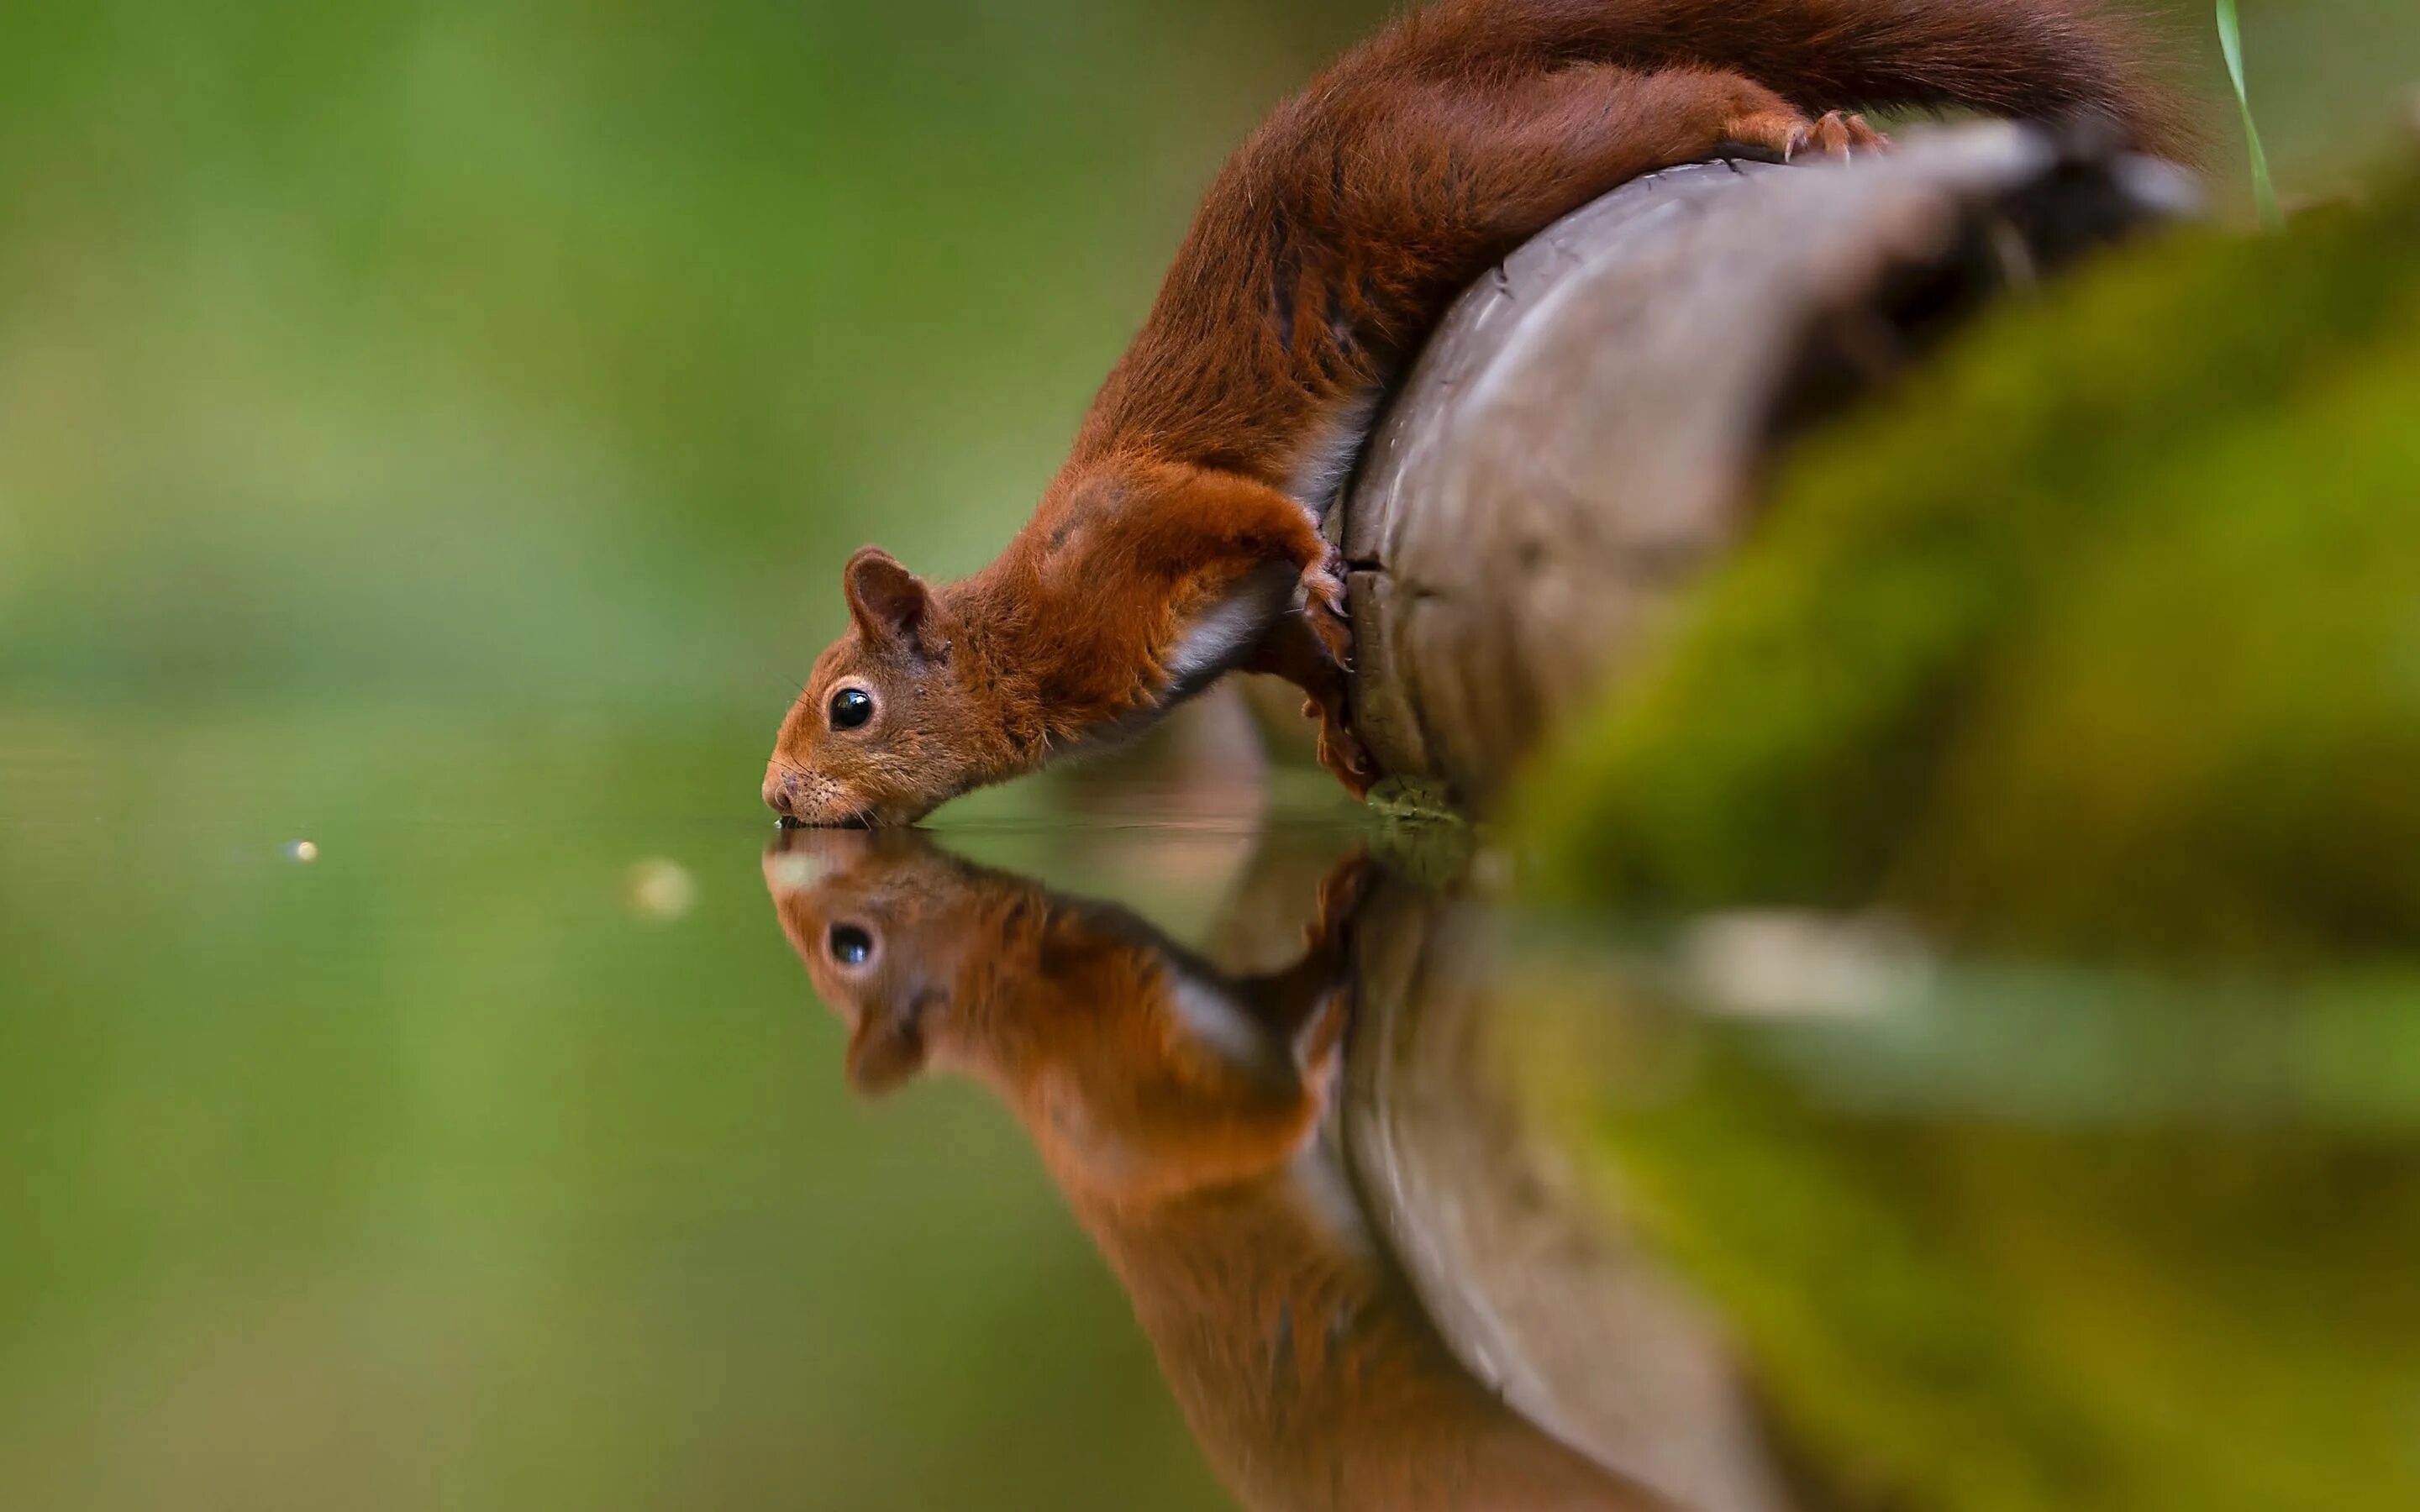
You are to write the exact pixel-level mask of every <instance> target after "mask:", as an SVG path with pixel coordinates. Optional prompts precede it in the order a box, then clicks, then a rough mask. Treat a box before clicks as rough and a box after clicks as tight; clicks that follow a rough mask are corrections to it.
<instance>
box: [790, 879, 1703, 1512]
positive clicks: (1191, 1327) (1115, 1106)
mask: <svg viewBox="0 0 2420 1512" xmlns="http://www.w3.org/2000/svg"><path fill="white" fill-rule="evenodd" d="M765 874H766V879H767V883H768V887H769V888H770V890H771V892H772V894H773V898H774V903H775V906H776V908H777V909H778V911H779V913H780V915H781V919H782V925H783V931H784V932H785V933H787V934H788V935H789V938H790V943H791V945H792V947H793V948H794V949H797V951H798V952H799V957H800V959H801V960H802V961H803V962H804V963H805V964H806V966H807V970H808V972H809V974H810V975H811V976H812V977H813V978H814V983H815V990H816V993H817V995H819V996H820V997H822V998H823V999H824V1001H825V1002H826V1003H828V1004H830V1006H831V1007H832V1008H833V1010H834V1011H837V1012H838V1013H839V1014H840V1015H841V1017H842V1018H843V1019H844V1020H845V1022H846V1023H847V1024H848V1026H849V1040H848V1059H847V1073H848V1077H849V1080H850V1082H851V1084H852V1085H853V1086H854V1087H856V1088H858V1089H859V1090H860V1091H861V1092H867V1093H878V1092H882V1091H886V1090H888V1089H890V1088H893V1087H896V1086H898V1085H899V1084H900V1083H902V1082H905V1081H907V1079H909V1078H911V1077H913V1076H915V1075H916V1074H918V1073H919V1072H921V1071H923V1070H924V1069H926V1068H927V1067H932V1068H937V1069H949V1070H954V1071H956V1072H962V1073H965V1074H968V1075H970V1076H973V1077H975V1078H977V1079H979V1080H981V1081H982V1082H984V1083H985V1084H986V1085H988V1086H989V1087H990V1088H992V1089H993V1090H994V1091H996V1092H997V1093H998V1094H999V1096H1000V1097H1001V1101H1003V1102H1004V1103H1007V1104H1008V1106H1009V1107H1010V1108H1011V1109H1012V1110H1013V1111H1014V1112H1015V1114H1016V1118H1017V1119H1018V1121H1019V1122H1021V1123H1022V1124H1023V1125H1024V1126H1025V1128H1026V1129H1027V1131H1028V1132H1029V1133H1030V1134H1031V1135H1032V1139H1033V1142H1034V1145H1035V1147H1036V1148H1037V1149H1039V1150H1040V1152H1041V1154H1042V1158H1043V1163H1044V1165H1046V1166H1047V1167H1048V1169H1049V1172H1050V1175H1051V1177H1052V1179H1053V1180H1055V1181H1056V1182H1057V1184H1058V1186H1059V1188H1060V1190H1061V1191H1062V1192H1063V1194H1064V1196H1065V1197H1066V1199H1067V1203H1068V1206H1069V1208H1070V1209H1071V1210H1072V1211H1074V1213H1075V1215H1076V1217H1077V1219H1078V1222H1080V1223H1081V1224H1082V1225H1083V1227H1084V1228H1085V1230H1086V1231H1087V1232H1088V1233H1090V1234H1091V1235H1092V1237H1093V1240H1094V1242H1095V1243H1096V1244H1097V1245H1098V1246H1099V1248H1100V1250H1101V1253H1102V1255H1103V1256H1104V1257H1106V1258H1107V1259H1108V1260H1109V1265H1110V1267H1111V1268H1112V1269H1113V1270H1114V1271H1115V1272H1116V1273H1117V1276H1118V1279H1119V1282H1120V1283H1121V1284H1122V1285H1123V1286H1124V1287H1125V1290H1126V1293H1127V1296H1128V1297H1129V1298H1130V1299H1131V1300H1132V1302H1133V1304H1134V1309H1135V1316H1136V1319H1137V1320H1138V1321H1140V1323H1141V1325H1142V1328H1143V1331H1144V1333H1145V1334H1147V1335H1149V1336H1150V1338H1151V1341H1152V1346H1153V1348H1154V1350H1156V1352H1157V1354H1158V1357H1159V1362H1160V1368H1161V1371H1162V1373H1163V1374H1164V1375H1165V1376H1166V1378H1167V1380H1168V1382H1169V1385H1170V1388H1171V1391H1172V1392H1173V1393H1174V1395H1175V1396H1176V1398H1177V1402H1178V1405H1179V1406H1180V1407H1181V1408H1182V1409H1183V1411H1184V1413H1185V1416H1186V1420H1187V1423H1188V1424H1189V1425H1190V1426H1191V1427H1192V1429H1193V1433H1194V1437H1195V1439H1196V1440H1197V1441H1198V1442H1199V1443H1200V1444H1201V1445H1202V1452H1203V1454H1204V1455H1205V1456H1206V1458H1208V1459H1209V1460H1210V1462H1211V1464H1212V1466H1213V1468H1214V1469H1215V1470H1216V1471H1217V1472H1218V1475H1219V1477H1220V1479H1221V1480H1223V1481H1224V1482H1225V1483H1226V1485H1227V1486H1228V1488H1229V1489H1231V1490H1233V1492H1234V1494H1235V1495H1236V1497H1237V1499H1238V1500H1239V1501H1241V1502H1242V1503H1243V1504H1245V1505H1246V1506H1249V1507H1252V1508H1255V1509H1262V1508H1265V1509H1269V1512H1278V1509H1286V1512H1299V1509H1308V1508H1338V1509H1343V1508H1369V1509H1371V1512H1420V1509H1423V1508H1437V1509H1440V1512H1442V1509H1445V1508H1460V1509H1469V1512H1489V1509H1497V1512H1531V1509H1540V1508H1558V1509H1566V1512H1583V1509H1585V1512H1657V1509H1661V1508H1664V1507H1665V1506H1666V1505H1667V1504H1666V1503H1665V1502H1664V1501H1662V1500H1661V1499H1660V1498H1658V1497H1656V1496H1655V1495H1653V1494H1652V1492H1650V1491H1648V1490H1646V1489H1643V1488H1641V1487H1640V1486H1638V1485H1637V1484H1636V1483H1634V1482H1632V1481H1630V1480H1628V1479H1625V1478H1623V1477H1622V1476H1621V1475H1619V1474H1616V1473H1613V1472H1612V1471H1610V1470H1607V1469H1606V1468H1604V1467H1602V1466H1599V1465H1598V1464H1596V1463H1595V1462H1593V1461H1592V1460H1590V1459H1589V1458H1586V1457H1585V1456H1583V1455H1581V1454H1580V1453H1579V1452H1578V1451H1576V1450H1575V1449H1573V1448H1571V1447H1569V1446H1568V1445H1566V1444H1564V1443H1560V1442H1559V1441H1558V1440H1556V1439H1554V1438H1553V1437H1551V1436H1550V1435H1548V1434H1547V1433H1546V1432H1544V1430H1543V1429H1541V1428H1540V1427H1537V1426H1536V1425H1535V1424H1533V1423H1531V1422H1530V1421H1528V1419H1527V1418H1524V1417H1523V1416H1521V1414H1520V1413H1518V1412H1514V1411H1513V1410H1512V1408H1510V1407H1508V1406H1506V1405H1505V1404H1504V1402H1503V1401H1502V1400H1500V1399H1499V1398H1498V1397H1497V1396H1496V1394H1495V1393H1494V1392H1492V1391H1490V1390H1489V1389H1488V1388H1487V1387H1486V1386H1485V1385H1484V1384H1482V1383H1481V1381H1479V1380H1478V1379H1477V1378H1475V1377H1474V1376H1472V1375H1471V1374H1470V1373H1469V1372H1468V1371H1467V1370H1466V1369H1465V1368H1464V1367H1463V1366H1462V1365H1461V1364H1460V1363H1459V1361H1457V1360H1456V1359H1455V1357H1454V1355H1453V1353H1452V1351H1451V1350H1450V1349H1449V1348H1448V1347H1447V1345H1446V1343H1445V1341H1444V1340H1443V1339H1442V1338H1441V1337H1440V1336H1439V1335H1438V1334H1437V1332H1436V1330H1435V1326H1434V1325H1433V1324H1431V1323H1430V1321H1429V1319H1428V1318H1427V1315H1426V1314H1425V1313H1424V1312H1423V1311H1422V1310H1421V1308H1420V1306H1419V1302H1418V1301H1417V1300H1416V1298H1415V1297H1414V1296H1413V1294H1412V1291H1411V1288H1410V1286H1409V1284H1408V1283H1407V1282H1406V1281H1405V1280H1404V1277H1403V1275H1402V1273H1400V1271H1399V1270H1397V1268H1396V1267H1395V1265H1394V1264H1393V1262H1392V1260H1391V1259H1390V1258H1389V1257H1388V1254H1387V1251H1386V1249H1385V1247H1384V1245H1383V1244H1381V1243H1380V1242H1379V1241H1378V1239H1377V1237H1376V1236H1375V1234H1374V1233H1373V1231H1372V1229H1371V1227H1370V1225H1369V1224H1368V1222H1367V1220H1366V1219H1365V1218H1364V1217H1363V1216H1362V1214H1361V1211H1360V1209H1359V1207H1358V1204H1357V1200H1356V1198H1355V1196H1354V1193H1353V1187H1352V1182H1351V1179H1350V1177H1349V1176H1348V1174H1347V1173H1346V1171H1345V1169H1344V1165H1343V1161H1342V1153H1341V1151H1340V1150H1339V1149H1338V1148H1337V1146H1336V1143H1335V1141H1334V1139H1333V1137H1332V1130H1331V1129H1330V1128H1328V1125H1329V1124H1330V1122H1331V1118H1330V1115H1331V1111H1332V1107H1333V1103H1334V1090H1335V1087H1336V1082H1337V1075H1336V1072H1337V1065H1338V1061H1339V1058H1340V1056H1341V1053H1342V1043H1341V1041H1342V1034H1343V1030H1344V1026H1345V1019H1346V1016H1347V1011H1348V1007H1349V1000H1350V991H1351V989H1350V981H1351V968H1350V964H1349V961H1348V959H1347V957H1348V942H1349V938H1350V931H1351V927H1352V923H1353V920H1354V918H1355V917H1356V915H1357V907H1358V903H1359V902H1360V900H1361V898H1362V897H1363V895H1364V890H1365V888H1366V887H1367V886H1368V884H1369V879H1370V872H1369V871H1368V868H1367V863H1366V862H1363V861H1361V860H1360V858H1359V857H1354V858H1351V859H1349V860H1347V861H1346V862H1345V863H1344V864H1343V865H1342V866H1340V867H1338V868H1337V869H1336V870H1334V871H1333V872H1331V873H1330V874H1329V877H1328V879H1327V882H1326V886H1325V887H1322V889H1321V892H1320V915H1319V919H1318V922H1317V923H1316V924H1315V925H1314V926H1313V927H1312V928H1311V930H1310V931H1309V933H1308V939H1307V942H1306V944H1305V946H1304V949H1303V950H1302V952H1301V954H1300V956H1299V957H1298V958H1297V959H1296V960H1295V961H1294V962H1292V963H1291V964H1288V965H1286V966H1284V967H1283V968H1281V969H1280V970H1277V971H1274V972H1269V973H1266V974H1264V975H1256V976H1237V975H1233V974H1230V973H1228V972H1225V971H1223V970H1221V969H1219V968H1218V966H1217V965H1215V964H1212V963H1210V962H1208V961H1205V960H1202V959H1201V958H1199V957H1196V956H1194V955H1193V954H1191V953H1190V952H1188V951H1186V950H1183V949H1179V948H1177V947H1176V946H1174V945H1172V944H1171V943H1170V942H1169V941H1168V940H1166V939H1165V938H1163V937H1161V936H1160V935H1159V934H1158V933H1156V932H1155V931H1154V930H1153V929H1152V928H1151V927H1150V926H1149V925H1147V924H1145V923H1143V922H1142V921H1141V920H1140V919H1139V918H1134V917H1133V916H1132V915H1129V914H1126V913H1125V912H1124V911H1122V910H1119V909H1116V908H1112V907H1109V906H1107V905H1104V904H1097V903H1083V902H1079V901H1076V900H1071V899H1065V898H1060V897H1056V896H1053V895H1052V894H1050V893H1048V892H1047V891H1046V890H1045V889H1043V888H1042V887H1039V886H1037V885H1035V884H1033V883H1031V882H1027V881H1025V880H1023V879H1021V878H1017V877H1013V876H1009V875H1007V874H1005V873H1002V872H990V871H986V870H984V869H982V868H979V867H974V866H970V865H968V864H966V863H964V862H961V861H957V860H955V859H954V858H952V857H950V856H945V855H943V854H942V853H940V852H939V850H937V849H935V848H934V847H933V846H932V845H931V844H930V842H929V841H925V840H924V839H923V837H922V836H920V835H916V834H913V833H904V832H898V831H893V832H890V833H885V834H872V835H867V834H845V833H844V834H831V833H794V834H789V835H785V836H783V837H781V838H780V840H779V841H776V843H775V845H774V847H773V848H772V849H771V850H770V851H769V852H768V855H767V857H766V863H765Z"/></svg>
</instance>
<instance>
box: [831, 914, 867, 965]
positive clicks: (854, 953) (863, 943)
mask: <svg viewBox="0 0 2420 1512" xmlns="http://www.w3.org/2000/svg"><path fill="white" fill-rule="evenodd" d="M830 947H831V956H832V959H833V960H835V961H837V962H839V963H840V964H842V965H845V966H861V965H863V964H865V963H866V962H867V961H869V960H871V959H872V958H873V955H874V936H873V935H871V934H868V933H865V931H863V930H861V929H860V928H858V927H857V926H856V925H854V924H834V925H833V926H832V931H831V939H830Z"/></svg>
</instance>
